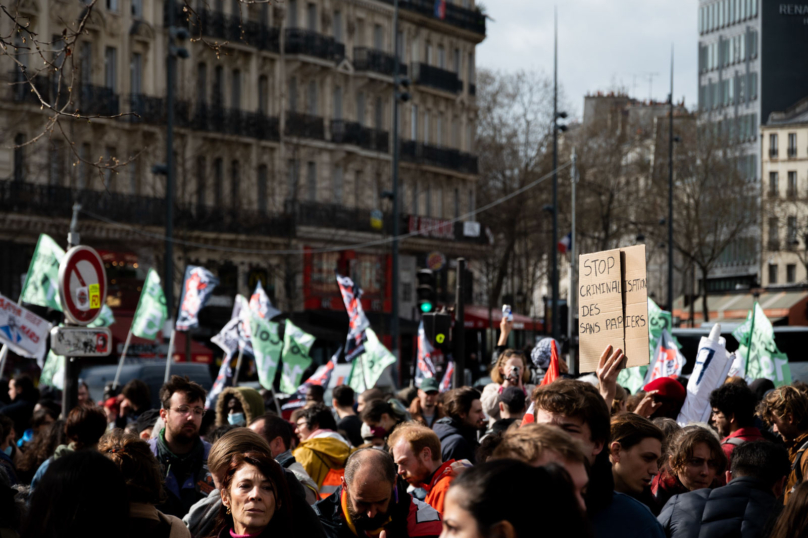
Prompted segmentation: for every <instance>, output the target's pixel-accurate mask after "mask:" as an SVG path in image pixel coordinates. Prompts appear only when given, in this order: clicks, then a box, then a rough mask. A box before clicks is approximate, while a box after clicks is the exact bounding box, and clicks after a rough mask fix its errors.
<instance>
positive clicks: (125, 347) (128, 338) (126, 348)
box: [112, 325, 132, 389]
mask: <svg viewBox="0 0 808 538" xmlns="http://www.w3.org/2000/svg"><path fill="white" fill-rule="evenodd" d="M131 341H132V326H131V325H130V326H129V334H127V335H126V343H124V345H123V353H121V358H120V360H119V361H118V370H117V371H116V372H115V381H113V382H112V388H113V389H114V388H116V387H117V386H118V381H119V380H120V379H121V370H123V362H124V361H125V360H126V352H127V351H129V342H131Z"/></svg>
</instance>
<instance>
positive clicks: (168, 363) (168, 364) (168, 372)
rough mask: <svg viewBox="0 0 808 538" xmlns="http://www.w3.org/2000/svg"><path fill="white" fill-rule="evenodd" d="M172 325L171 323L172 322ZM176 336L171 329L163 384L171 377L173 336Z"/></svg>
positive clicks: (173, 329)
mask: <svg viewBox="0 0 808 538" xmlns="http://www.w3.org/2000/svg"><path fill="white" fill-rule="evenodd" d="M172 325H174V324H173V322H172ZM175 334H177V330H176V329H175V328H174V327H172V328H171V338H169V340H168V353H167V354H166V375H165V377H164V378H163V383H168V379H169V377H171V361H172V360H174V335H175Z"/></svg>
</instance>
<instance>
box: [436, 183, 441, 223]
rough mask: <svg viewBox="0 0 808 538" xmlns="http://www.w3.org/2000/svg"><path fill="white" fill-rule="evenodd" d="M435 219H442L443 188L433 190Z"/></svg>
mask: <svg viewBox="0 0 808 538" xmlns="http://www.w3.org/2000/svg"><path fill="white" fill-rule="evenodd" d="M435 198H436V200H435V217H437V218H439V219H442V218H443V188H441V187H438V188H437V189H435Z"/></svg>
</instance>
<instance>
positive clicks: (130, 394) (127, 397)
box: [115, 379, 152, 429]
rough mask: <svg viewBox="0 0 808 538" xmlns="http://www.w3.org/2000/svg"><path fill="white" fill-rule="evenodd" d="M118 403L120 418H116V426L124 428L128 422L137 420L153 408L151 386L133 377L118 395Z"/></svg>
mask: <svg viewBox="0 0 808 538" xmlns="http://www.w3.org/2000/svg"><path fill="white" fill-rule="evenodd" d="M118 403H119V409H118V418H117V419H116V420H115V426H116V427H117V428H122V429H123V428H125V427H126V426H127V424H129V423H131V422H135V421H136V420H137V417H139V416H140V414H141V413H143V412H144V411H147V410H149V409H151V408H152V401H151V391H150V390H149V386H148V385H147V384H146V383H144V382H143V381H141V380H140V379H133V380H132V381H130V382H129V383H127V384H126V385H124V387H123V390H121V394H120V396H118Z"/></svg>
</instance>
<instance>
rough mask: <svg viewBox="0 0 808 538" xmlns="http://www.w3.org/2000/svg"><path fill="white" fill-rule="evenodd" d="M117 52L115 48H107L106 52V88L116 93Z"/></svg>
mask: <svg viewBox="0 0 808 538" xmlns="http://www.w3.org/2000/svg"><path fill="white" fill-rule="evenodd" d="M116 56H117V51H116V50H115V47H107V48H106V49H105V50H104V87H106V88H109V89H110V90H112V92H113V93H115V81H116V80H117V76H116V75H117V71H118V69H117V65H116V63H117V60H116Z"/></svg>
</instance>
